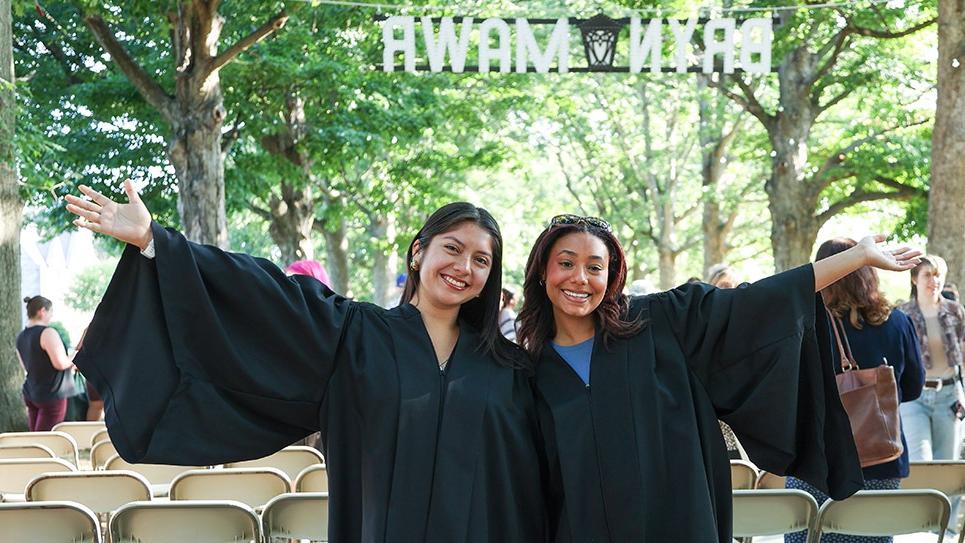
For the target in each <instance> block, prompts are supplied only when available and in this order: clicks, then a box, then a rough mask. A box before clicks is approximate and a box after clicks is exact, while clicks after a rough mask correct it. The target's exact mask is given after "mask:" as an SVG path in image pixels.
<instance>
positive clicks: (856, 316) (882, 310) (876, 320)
mask: <svg viewBox="0 0 965 543" xmlns="http://www.w3.org/2000/svg"><path fill="white" fill-rule="evenodd" d="M857 244H858V242H856V241H855V240H853V239H851V238H834V239H829V240H828V241H825V242H824V243H822V244H821V246H820V247H818V254H817V256H816V257H815V259H816V260H822V259H825V258H827V257H829V256H831V255H835V254H838V253H840V252H843V251H846V250H848V249H850V248H852V247H854V246H855V245H857ZM821 294H822V295H823V296H824V301H825V304H826V305H827V306H828V309H830V310H831V314H833V315H834V316H835V317H838V318H839V319H843V318H845V316H847V317H848V320H849V321H850V322H851V325H852V326H854V327H855V328H856V329H858V330H860V329H861V326H862V324H863V323H865V322H866V323H868V324H870V325H872V326H878V325H880V324H882V323H884V322H885V321H887V320H888V317H889V316H890V315H891V304H890V303H888V300H887V299H886V298H885V295H884V294H882V293H881V290H880V289H879V288H878V272H876V271H875V269H874V268H872V267H871V266H863V267H861V268H859V269H858V270H856V271H853V272H851V273H849V274H848V275H846V276H844V277H842V278H841V279H840V280H838V281H837V282H836V283H832V284H831V285H830V286H827V287H825V288H824V290H822V291H821Z"/></svg>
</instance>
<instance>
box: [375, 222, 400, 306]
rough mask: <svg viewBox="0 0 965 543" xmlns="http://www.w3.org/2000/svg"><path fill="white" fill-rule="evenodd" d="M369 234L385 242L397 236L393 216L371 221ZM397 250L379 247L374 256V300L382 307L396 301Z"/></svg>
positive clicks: (392, 304) (391, 304) (393, 303)
mask: <svg viewBox="0 0 965 543" xmlns="http://www.w3.org/2000/svg"><path fill="white" fill-rule="evenodd" d="M368 232H369V236H370V237H371V238H372V239H374V240H377V241H380V242H384V241H388V240H391V239H393V238H394V237H395V222H394V221H393V220H392V218H390V217H387V216H381V217H378V218H376V219H375V220H373V221H372V222H371V224H370V225H369V228H368ZM398 260H399V258H398V256H396V254H395V251H386V250H384V249H381V248H378V249H376V250H375V251H374V256H373V258H372V300H373V301H374V302H375V303H376V304H378V305H380V306H382V307H392V306H394V305H395V303H396V301H397V300H395V299H394V298H395V296H394V294H395V270H396V267H397V265H398Z"/></svg>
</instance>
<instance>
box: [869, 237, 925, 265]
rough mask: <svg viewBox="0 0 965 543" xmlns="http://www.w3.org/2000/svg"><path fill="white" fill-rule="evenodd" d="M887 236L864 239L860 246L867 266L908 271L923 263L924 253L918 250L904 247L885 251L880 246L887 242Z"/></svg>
mask: <svg viewBox="0 0 965 543" xmlns="http://www.w3.org/2000/svg"><path fill="white" fill-rule="evenodd" d="M886 239H887V236H883V235H881V234H879V235H876V236H868V237H865V238H862V240H861V241H859V242H858V246H859V247H861V248H862V249H864V251H865V255H866V256H865V258H866V262H865V263H866V264H867V265H868V266H872V267H875V268H880V269H882V270H891V271H907V270H910V269H912V268H914V267H915V266H917V265H918V263H919V262H920V261H921V258H919V257H921V255H922V252H921V251H919V250H918V249H915V248H912V247H908V246H906V245H902V246H901V247H897V248H895V249H885V248H884V247H882V246H880V245H878V244H879V243H881V242H883V241H885V240H886Z"/></svg>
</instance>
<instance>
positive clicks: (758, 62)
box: [379, 15, 774, 74]
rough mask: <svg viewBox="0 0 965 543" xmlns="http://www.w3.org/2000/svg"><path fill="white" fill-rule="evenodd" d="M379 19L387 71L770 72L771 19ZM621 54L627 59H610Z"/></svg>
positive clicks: (620, 56)
mask: <svg viewBox="0 0 965 543" xmlns="http://www.w3.org/2000/svg"><path fill="white" fill-rule="evenodd" d="M379 19H380V20H382V21H383V26H382V46H383V51H382V69H383V70H384V71H386V72H394V71H396V68H397V67H400V68H401V69H402V70H404V71H406V72H455V73H462V72H482V73H486V72H490V71H497V72H500V73H511V72H515V73H527V72H535V73H549V72H559V73H567V72H628V73H640V72H642V71H648V72H651V73H659V72H677V73H685V72H702V73H714V72H719V73H725V74H730V73H734V72H735V71H742V72H746V73H752V74H760V73H767V72H771V71H772V68H771V42H772V41H773V36H774V34H773V20H772V19H771V18H750V19H744V20H738V19H734V18H711V19H708V18H697V17H691V18H690V19H686V20H677V19H641V18H639V17H630V18H625V19H611V18H610V17H607V16H606V15H596V16H594V17H591V18H589V19H575V18H560V19H525V18H516V19H501V18H489V19H481V20H480V19H475V18H473V17H419V18H416V17H408V16H392V17H379ZM417 27H421V28H420V30H421V31H420V32H417ZM627 27H629V29H628V31H626V32H624V30H625V29H626V28H627ZM574 28H575V29H576V30H578V31H579V33H580V37H581V41H582V45H583V53H584V55H585V57H586V64H585V65H580V66H573V65H571V62H570V61H571V58H570V53H571V51H570V46H571V39H570V38H571V34H572V33H574V32H572V31H573V29H574ZM537 29H540V31H537ZM623 34H628V36H627V39H629V45H628V46H620V37H621V35H623ZM420 53H421V57H420V56H419V54H420ZM665 53H666V54H665ZM400 57H401V58H400ZM618 57H619V58H620V59H621V60H623V61H624V62H625V64H624V65H615V64H614V62H615V61H616V60H617V58H618ZM420 58H421V59H424V60H423V63H422V64H419V63H418V62H419V60H420ZM400 61H401V62H400ZM473 62H474V63H473Z"/></svg>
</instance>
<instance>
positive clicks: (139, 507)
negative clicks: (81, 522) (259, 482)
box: [108, 501, 261, 543]
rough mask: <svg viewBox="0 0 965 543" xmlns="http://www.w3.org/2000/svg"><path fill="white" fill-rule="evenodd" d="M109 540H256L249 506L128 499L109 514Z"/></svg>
mask: <svg viewBox="0 0 965 543" xmlns="http://www.w3.org/2000/svg"><path fill="white" fill-rule="evenodd" d="M108 531H109V532H110V538H111V541H112V542H113V543H135V542H136V543H184V542H185V541H193V542H199V543H202V542H215V541H217V542H223V541H239V542H240V541H250V542H260V537H261V526H260V523H259V522H258V516H257V515H256V514H255V512H254V511H252V510H251V508H250V507H248V506H247V505H245V504H243V503H239V502H233V501H173V502H159V501H154V502H132V503H129V504H127V505H123V506H121V508H120V509H118V510H117V512H116V513H114V516H112V517H111V520H110V524H109V528H108Z"/></svg>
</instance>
